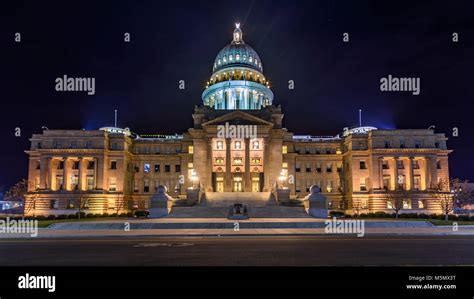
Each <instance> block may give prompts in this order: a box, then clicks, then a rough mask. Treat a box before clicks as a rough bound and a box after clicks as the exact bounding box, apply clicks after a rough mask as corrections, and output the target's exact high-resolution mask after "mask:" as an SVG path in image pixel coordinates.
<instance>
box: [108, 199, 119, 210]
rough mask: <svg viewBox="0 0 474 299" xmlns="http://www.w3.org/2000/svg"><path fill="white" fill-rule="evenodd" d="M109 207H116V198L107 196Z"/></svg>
mask: <svg viewBox="0 0 474 299" xmlns="http://www.w3.org/2000/svg"><path fill="white" fill-rule="evenodd" d="M107 207H108V208H109V209H115V208H116V207H117V203H116V198H107Z"/></svg>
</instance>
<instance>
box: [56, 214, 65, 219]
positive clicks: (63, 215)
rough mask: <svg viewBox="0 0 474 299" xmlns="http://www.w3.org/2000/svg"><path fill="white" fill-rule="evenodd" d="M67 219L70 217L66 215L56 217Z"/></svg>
mask: <svg viewBox="0 0 474 299" xmlns="http://www.w3.org/2000/svg"><path fill="white" fill-rule="evenodd" d="M67 218H68V215H65V214H61V215H58V216H56V219H67Z"/></svg>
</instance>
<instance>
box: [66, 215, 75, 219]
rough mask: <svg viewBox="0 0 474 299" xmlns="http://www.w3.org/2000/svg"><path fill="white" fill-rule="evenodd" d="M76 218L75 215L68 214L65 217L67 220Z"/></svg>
mask: <svg viewBox="0 0 474 299" xmlns="http://www.w3.org/2000/svg"><path fill="white" fill-rule="evenodd" d="M76 218H77V214H69V215H67V219H76Z"/></svg>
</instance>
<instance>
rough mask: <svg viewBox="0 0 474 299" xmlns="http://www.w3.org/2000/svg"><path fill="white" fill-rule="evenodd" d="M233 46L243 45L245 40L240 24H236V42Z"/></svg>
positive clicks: (234, 41)
mask: <svg viewBox="0 0 474 299" xmlns="http://www.w3.org/2000/svg"><path fill="white" fill-rule="evenodd" d="M232 43H233V44H243V43H244V40H243V39H242V30H240V23H235V29H234V40H233V41H232Z"/></svg>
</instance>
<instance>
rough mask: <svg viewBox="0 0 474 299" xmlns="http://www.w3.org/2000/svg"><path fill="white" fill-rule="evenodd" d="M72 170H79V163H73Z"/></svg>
mask: <svg viewBox="0 0 474 299" xmlns="http://www.w3.org/2000/svg"><path fill="white" fill-rule="evenodd" d="M72 169H79V161H74V162H73V163H72Z"/></svg>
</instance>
